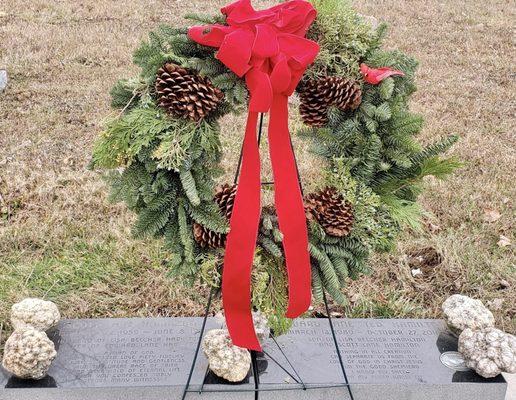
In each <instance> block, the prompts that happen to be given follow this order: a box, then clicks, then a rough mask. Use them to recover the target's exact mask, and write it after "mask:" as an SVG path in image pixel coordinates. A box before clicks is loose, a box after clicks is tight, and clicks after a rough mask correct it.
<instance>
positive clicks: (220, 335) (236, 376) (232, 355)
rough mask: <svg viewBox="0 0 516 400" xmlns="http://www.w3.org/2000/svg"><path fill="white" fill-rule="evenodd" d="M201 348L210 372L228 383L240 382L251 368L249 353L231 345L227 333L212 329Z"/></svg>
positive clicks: (223, 330) (222, 330)
mask: <svg viewBox="0 0 516 400" xmlns="http://www.w3.org/2000/svg"><path fill="white" fill-rule="evenodd" d="M202 348H203V351H204V354H206V357H207V358H208V363H209V367H210V370H212V371H213V373H214V374H215V375H217V376H220V377H221V378H224V379H226V380H228V381H230V382H241V381H243V380H244V378H245V377H246V376H247V373H248V372H249V368H250V367H251V355H250V354H249V351H247V350H246V349H243V348H241V347H237V346H235V345H233V343H232V342H231V338H230V337H229V333H228V331H226V330H225V329H212V330H210V331H208V332H207V333H206V335H205V336H204V340H203V344H202Z"/></svg>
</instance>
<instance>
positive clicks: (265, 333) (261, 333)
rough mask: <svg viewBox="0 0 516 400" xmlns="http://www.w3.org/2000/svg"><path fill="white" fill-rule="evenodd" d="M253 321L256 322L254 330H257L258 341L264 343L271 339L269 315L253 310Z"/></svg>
mask: <svg viewBox="0 0 516 400" xmlns="http://www.w3.org/2000/svg"><path fill="white" fill-rule="evenodd" d="M253 323H254V331H255V332H256V337H257V338H258V341H259V342H260V343H261V345H262V346H263V344H264V343H265V342H266V341H267V339H269V337H270V335H271V329H270V328H269V321H268V320H267V317H266V316H265V315H263V314H262V313H261V312H260V311H256V312H253Z"/></svg>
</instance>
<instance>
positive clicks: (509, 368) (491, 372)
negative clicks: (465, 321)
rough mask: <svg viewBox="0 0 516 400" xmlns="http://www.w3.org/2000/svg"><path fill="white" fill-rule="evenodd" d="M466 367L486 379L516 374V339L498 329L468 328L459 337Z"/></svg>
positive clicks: (460, 350)
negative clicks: (503, 373)
mask: <svg viewBox="0 0 516 400" xmlns="http://www.w3.org/2000/svg"><path fill="white" fill-rule="evenodd" d="M459 352H460V353H461V354H462V356H463V357H464V359H465V360H466V365H467V366H468V367H469V368H472V369H474V370H475V371H476V372H477V373H478V374H479V375H481V376H483V377H484V378H493V377H495V376H497V375H499V374H501V373H502V372H507V373H509V374H514V373H516V337H514V336H513V335H511V334H509V333H505V332H502V331H501V330H499V329H496V328H492V327H489V328H484V329H480V330H476V331H475V330H473V329H469V328H466V329H464V331H462V333H461V335H460V337H459Z"/></svg>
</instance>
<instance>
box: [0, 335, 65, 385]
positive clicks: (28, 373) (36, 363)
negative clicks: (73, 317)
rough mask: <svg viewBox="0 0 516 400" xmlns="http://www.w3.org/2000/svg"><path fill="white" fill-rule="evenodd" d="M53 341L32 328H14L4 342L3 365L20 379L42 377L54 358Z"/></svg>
mask: <svg viewBox="0 0 516 400" xmlns="http://www.w3.org/2000/svg"><path fill="white" fill-rule="evenodd" d="M56 354H57V353H56V350H55V347H54V343H52V341H51V340H50V339H49V338H48V336H47V334H46V333H45V332H42V331H38V330H36V329H33V328H22V329H18V330H15V331H14V333H13V334H12V335H11V337H9V339H7V342H5V349H4V358H3V361H2V365H3V367H4V368H5V369H6V370H7V371H9V372H10V373H11V374H13V375H14V376H17V377H18V378H22V379H41V378H44V377H45V375H46V374H47V372H48V369H49V368H50V364H51V363H52V361H53V360H54V358H56Z"/></svg>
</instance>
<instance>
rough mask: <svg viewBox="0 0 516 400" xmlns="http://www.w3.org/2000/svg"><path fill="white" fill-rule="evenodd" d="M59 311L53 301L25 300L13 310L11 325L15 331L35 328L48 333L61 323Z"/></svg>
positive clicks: (15, 305)
mask: <svg viewBox="0 0 516 400" xmlns="http://www.w3.org/2000/svg"><path fill="white" fill-rule="evenodd" d="M60 319H61V315H60V314H59V309H58V308H57V306H56V305H55V304H54V303H52V302H51V301H45V300H41V299H31V298H29V299H25V300H23V301H21V302H19V303H16V304H14V305H13V306H12V308H11V323H12V325H13V328H14V329H20V328H34V329H38V330H40V331H48V330H49V329H51V328H53V327H54V326H56V325H57V324H58V323H59V320H60Z"/></svg>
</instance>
